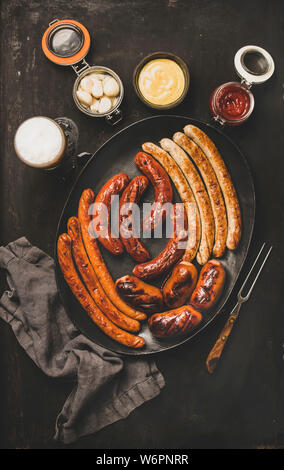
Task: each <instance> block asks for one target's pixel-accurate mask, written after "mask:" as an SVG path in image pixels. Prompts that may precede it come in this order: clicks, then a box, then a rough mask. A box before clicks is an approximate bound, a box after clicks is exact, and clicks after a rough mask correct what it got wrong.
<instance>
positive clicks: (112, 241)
mask: <svg viewBox="0 0 284 470" xmlns="http://www.w3.org/2000/svg"><path fill="white" fill-rule="evenodd" d="M128 183H129V178H128V176H127V174H126V173H120V174H118V175H115V176H113V177H112V178H110V179H109V181H107V183H106V184H105V185H104V186H103V187H102V188H101V190H100V191H99V192H98V195H97V197H96V199H95V204H96V206H95V210H94V214H93V215H94V217H95V218H96V219H97V220H98V223H97V225H96V227H94V229H96V230H97V232H98V239H99V241H100V243H101V244H102V245H103V246H104V247H105V248H106V249H107V250H108V251H109V252H110V253H112V254H113V255H115V256H118V255H121V254H122V253H123V250H124V248H123V244H122V243H121V241H120V239H119V237H116V236H115V234H113V233H112V232H111V220H110V213H111V202H112V196H119V195H120V194H121V193H122V192H123V191H124V189H125V188H126V186H127V185H128ZM106 209H107V218H106V214H105V210H106ZM115 225H116V226H118V220H117V223H116V224H115ZM100 234H101V235H100Z"/></svg>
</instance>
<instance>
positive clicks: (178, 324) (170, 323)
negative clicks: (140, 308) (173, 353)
mask: <svg viewBox="0 0 284 470" xmlns="http://www.w3.org/2000/svg"><path fill="white" fill-rule="evenodd" d="M201 320H202V314H201V313H200V312H198V310H196V309H195V308H194V307H192V306H191V305H184V306H183V307H179V308H176V309H174V310H169V311H168V312H163V313H156V314H155V315H152V316H151V318H150V319H149V328H150V330H151V332H152V333H153V335H154V336H157V337H159V338H171V337H174V336H181V335H183V334H186V333H188V332H189V331H191V330H192V329H194V328H196V327H197V326H198V325H199V323H200V322H201Z"/></svg>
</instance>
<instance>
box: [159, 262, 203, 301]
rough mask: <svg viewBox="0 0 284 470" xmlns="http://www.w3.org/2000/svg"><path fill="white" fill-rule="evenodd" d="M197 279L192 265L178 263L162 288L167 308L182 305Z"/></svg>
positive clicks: (195, 270)
mask: <svg viewBox="0 0 284 470" xmlns="http://www.w3.org/2000/svg"><path fill="white" fill-rule="evenodd" d="M197 277H198V273H197V269H196V267H195V266H194V264H192V263H188V262H187V261H181V262H180V263H178V264H177V265H176V266H175V267H174V269H173V271H172V273H171V276H170V277H169V279H167V280H166V282H165V283H164V285H163V288H162V292H163V298H164V302H165V304H166V305H167V306H168V307H169V308H177V307H181V306H182V305H184V304H185V303H186V301H187V300H188V299H189V297H190V296H191V294H192V292H193V289H194V288H195V286H196V282H197Z"/></svg>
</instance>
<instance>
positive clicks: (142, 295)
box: [115, 275, 163, 313]
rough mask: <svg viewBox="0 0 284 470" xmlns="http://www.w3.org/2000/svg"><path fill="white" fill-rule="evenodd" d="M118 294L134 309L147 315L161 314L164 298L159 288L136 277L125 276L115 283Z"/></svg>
mask: <svg viewBox="0 0 284 470" xmlns="http://www.w3.org/2000/svg"><path fill="white" fill-rule="evenodd" d="M115 286H116V289H117V292H118V293H119V294H120V295H121V297H122V298H123V299H124V300H125V302H127V303H129V304H130V305H131V306H132V307H134V308H137V309H139V310H142V312H145V313H154V312H160V311H161V310H162V309H163V296H162V293H161V291H160V289H158V288H157V287H154V286H151V285H150V284H146V282H143V281H141V279H138V278H137V277H135V276H129V275H127V276H123V277H121V278H120V279H117V281H116V283H115Z"/></svg>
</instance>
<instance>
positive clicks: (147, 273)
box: [133, 204, 187, 279]
mask: <svg viewBox="0 0 284 470" xmlns="http://www.w3.org/2000/svg"><path fill="white" fill-rule="evenodd" d="M181 208H182V211H181ZM181 212H182V213H181ZM181 217H182V220H181ZM171 218H172V221H173V223H172V226H173V234H172V237H171V238H170V240H169V242H168V243H167V246H166V247H165V248H164V249H163V251H162V252H161V253H160V254H159V255H158V256H156V257H155V258H153V259H152V260H150V261H148V262H147V263H142V264H137V265H136V266H135V268H134V269H133V274H134V275H135V276H137V277H139V278H140V279H152V278H154V277H158V276H160V275H161V274H163V273H164V272H166V271H168V270H169V269H170V268H171V267H172V266H173V265H174V264H175V263H176V262H177V261H178V260H179V259H180V258H181V257H182V255H183V254H184V251H185V248H184V247H183V246H182V245H184V243H186V240H187V219H186V213H185V210H184V207H183V206H182V205H181V204H175V205H174V206H173V209H172V211H171ZM177 227H182V228H184V230H181V231H180V230H179V229H178V230H177Z"/></svg>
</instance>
